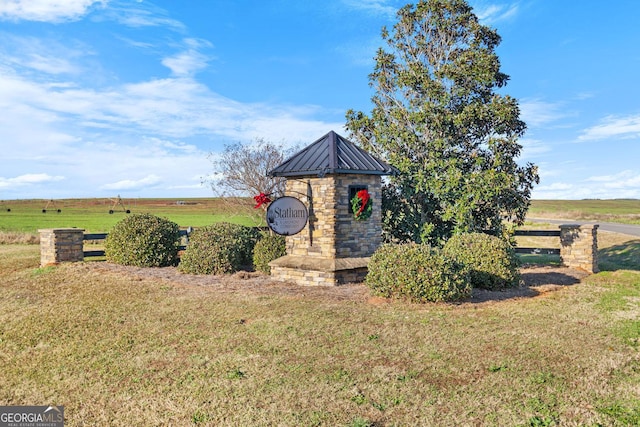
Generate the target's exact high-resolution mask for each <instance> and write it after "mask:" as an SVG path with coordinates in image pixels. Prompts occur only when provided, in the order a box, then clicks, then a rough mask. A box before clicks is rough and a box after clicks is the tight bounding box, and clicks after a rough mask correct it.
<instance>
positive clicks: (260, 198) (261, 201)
mask: <svg viewBox="0 0 640 427" xmlns="http://www.w3.org/2000/svg"><path fill="white" fill-rule="evenodd" d="M253 200H255V201H256V205H255V206H254V207H253V208H254V209H258V208H259V207H260V206H262V205H266V204H268V203H271V199H270V198H269V196H267V195H266V194H264V193H260V194H258V195H257V196H253Z"/></svg>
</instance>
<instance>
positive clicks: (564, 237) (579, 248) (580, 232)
mask: <svg viewBox="0 0 640 427" xmlns="http://www.w3.org/2000/svg"><path fill="white" fill-rule="evenodd" d="M560 258H561V259H562V264H563V265H565V266H567V267H571V268H580V269H582V270H585V271H588V272H590V273H597V272H598V271H599V269H598V225H597V224H595V225H594V224H584V225H578V224H565V225H561V226H560Z"/></svg>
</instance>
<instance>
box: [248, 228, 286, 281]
mask: <svg viewBox="0 0 640 427" xmlns="http://www.w3.org/2000/svg"><path fill="white" fill-rule="evenodd" d="M286 254H287V245H286V243H285V239H284V236H279V235H277V234H265V235H264V236H262V238H261V239H260V240H258V242H257V243H256V246H255V247H254V248H253V266H254V267H255V269H256V270H258V271H262V272H263V273H267V274H269V273H271V267H269V263H270V262H271V261H273V260H274V259H278V258H280V257H281V256H284V255H286Z"/></svg>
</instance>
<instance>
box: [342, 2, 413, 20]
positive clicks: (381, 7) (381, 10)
mask: <svg viewBox="0 0 640 427" xmlns="http://www.w3.org/2000/svg"><path fill="white" fill-rule="evenodd" d="M342 3H343V4H344V5H345V6H347V7H349V8H351V9H357V10H363V11H366V12H369V13H372V14H375V15H382V16H386V17H389V18H392V17H395V16H396V13H397V12H398V9H399V8H400V7H402V6H404V4H406V3H402V4H401V5H399V6H398V2H397V1H393V0H342Z"/></svg>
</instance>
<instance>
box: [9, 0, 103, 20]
mask: <svg viewBox="0 0 640 427" xmlns="http://www.w3.org/2000/svg"><path fill="white" fill-rule="evenodd" d="M107 1H108V0H2V1H0V19H2V20H10V21H20V20H24V21H38V22H64V21H75V20H78V19H80V18H82V17H83V16H84V15H86V14H87V13H89V11H90V9H91V8H92V7H94V5H99V6H105V5H106V4H107Z"/></svg>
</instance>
